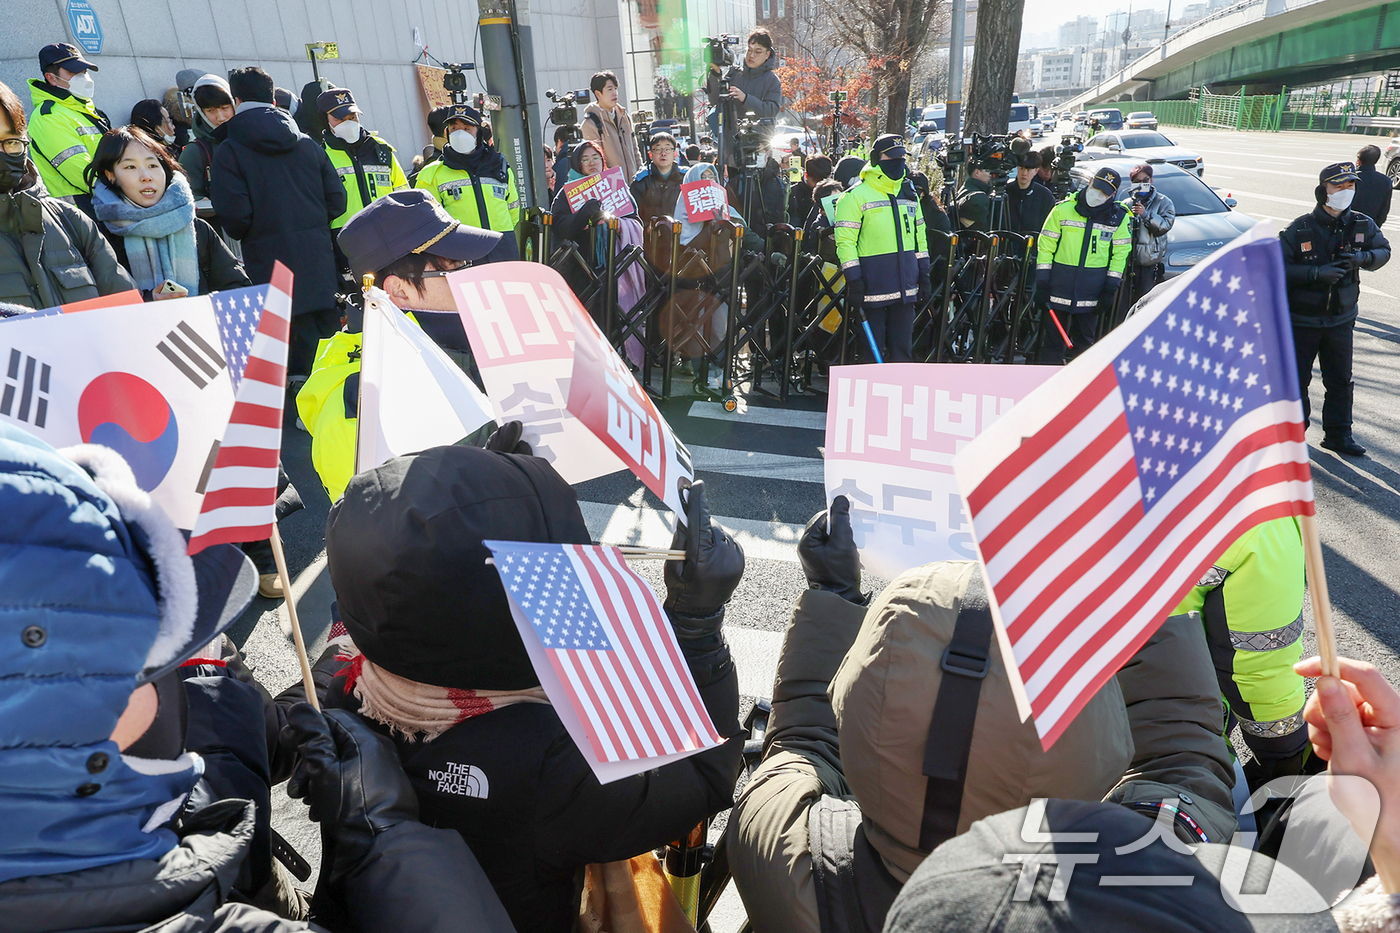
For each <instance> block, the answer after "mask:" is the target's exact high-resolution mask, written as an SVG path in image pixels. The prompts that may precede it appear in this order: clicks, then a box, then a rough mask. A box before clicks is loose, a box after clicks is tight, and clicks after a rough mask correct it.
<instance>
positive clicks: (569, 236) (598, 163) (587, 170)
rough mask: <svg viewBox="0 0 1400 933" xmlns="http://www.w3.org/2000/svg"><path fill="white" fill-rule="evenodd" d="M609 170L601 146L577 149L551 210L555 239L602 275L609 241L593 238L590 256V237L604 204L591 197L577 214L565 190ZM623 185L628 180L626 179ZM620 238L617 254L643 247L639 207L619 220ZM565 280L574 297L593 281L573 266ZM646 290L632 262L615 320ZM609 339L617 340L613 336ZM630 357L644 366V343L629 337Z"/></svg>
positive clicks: (590, 143) (587, 143) (620, 285)
mask: <svg viewBox="0 0 1400 933" xmlns="http://www.w3.org/2000/svg"><path fill="white" fill-rule="evenodd" d="M607 167H608V162H607V158H606V157H605V156H604V155H603V148H602V146H601V145H600V144H599V143H597V142H595V141H594V140H591V139H585V140H584V141H583V142H581V143H579V144H578V145H576V146H574V149H573V152H571V153H569V177H568V178H567V179H565V180H563V181H561V182H560V185H559V193H558V194H557V195H556V196H555V198H554V204H553V205H552V206H551V207H550V213H551V214H552V215H553V219H554V224H553V226H554V238H555V239H556V240H570V241H572V242H573V243H575V244H577V245H578V247H579V252H580V255H582V256H583V257H584V260H585V261H591V263H592V266H593V272H594V274H595V275H596V274H600V273H601V272H602V270H603V269H604V268H605V267H606V266H607V248H608V239H607V236H606V235H605V234H603V233H602V232H601V231H600V232H599V234H598V236H597V237H595V238H594V239H593V243H592V247H591V253H590V246H589V238H588V235H587V233H588V228H589V227H591V226H593V225H594V224H595V223H597V222H598V220H599V219H600V218H602V217H603V204H602V202H601V201H599V200H598V199H597V198H589V199H588V200H587V201H585V202H583V204H581V205H580V206H579V209H578V210H577V211H575V210H574V209H573V207H572V206H571V205H570V203H569V196H568V194H567V193H566V189H567V188H568V187H569V186H570V185H571V184H572V183H573V182H576V181H580V180H582V179H584V178H589V177H592V176H594V175H600V174H602V173H603V171H604V170H605V169H606V168H607ZM623 183H624V186H625V184H626V180H625V179H624V182H623ZM618 220H619V224H618V230H617V239H616V241H615V246H614V252H616V253H617V254H618V255H622V254H623V253H624V252H626V251H627V250H628V249H630V248H631V247H634V246H635V247H637V248H638V249H640V248H641V246H642V222H641V221H640V220H638V219H637V210H636V205H635V204H633V206H632V210H631V211H630V212H629V213H628V214H627V215H626V216H623V217H620V218H618ZM563 276H564V280H565V281H566V282H568V283H569V287H570V288H572V289H573V290H574V294H582V293H583V290H584V289H585V288H586V287H587V286H588V284H589V282H590V281H591V279H590V278H589V277H588V276H587V275H585V274H584V273H583V272H582V270H580V269H577V268H576V267H575V266H574V265H573V264H570V265H569V266H568V267H566V268H565V270H564V271H563ZM644 291H646V278H645V276H644V275H643V274H642V269H641V266H640V265H639V264H638V263H633V264H631V265H630V266H628V267H627V269H626V270H625V271H624V272H623V273H622V274H621V275H620V276H619V277H618V280H617V310H618V312H619V313H618V314H617V315H615V316H614V318H613V320H614V321H615V322H616V321H622V320H625V319H626V318H627V316H628V315H630V314H631V311H632V308H633V307H634V306H635V305H636V304H637V301H638V300H639V299H641V297H642V293H643V292H644ZM597 323H598V326H599V327H602V326H603V322H602V321H598V322H597ZM608 336H609V338H613V337H615V335H613V334H609V335H608ZM625 345H626V348H627V357H628V359H630V360H631V361H632V363H633V364H634V365H637V366H640V365H641V364H642V355H643V350H642V342H641V341H640V340H638V339H637V338H636V337H634V336H629V337H628V338H627V340H626V342H625Z"/></svg>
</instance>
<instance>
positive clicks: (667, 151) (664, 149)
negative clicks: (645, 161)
mask: <svg viewBox="0 0 1400 933" xmlns="http://www.w3.org/2000/svg"><path fill="white" fill-rule="evenodd" d="M651 151H652V152H654V153H656V154H657V155H671V154H672V153H674V152H675V151H676V150H675V149H674V148H672V147H671V146H660V147H656V146H653V147H652V150H651Z"/></svg>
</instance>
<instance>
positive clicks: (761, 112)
mask: <svg viewBox="0 0 1400 933" xmlns="http://www.w3.org/2000/svg"><path fill="white" fill-rule="evenodd" d="M735 38H737V37H735V36H720V37H718V38H716V39H709V40H706V41H707V42H708V43H709V53H710V73H709V75H708V76H707V78H706V81H705V93H706V94H708V95H709V98H710V102H711V103H712V104H714V105H715V107H716V108H717V109H718V111H719V113H720V122H721V126H720V132H721V134H722V135H721V137H720V148H721V157H722V158H723V160H724V164H725V165H727V166H734V167H738V166H741V165H743V163H742V162H741V161H740V155H739V147H738V145H737V144H736V142H735V131H736V130H737V128H738V123H739V118H740V117H741V116H743V115H744V114H746V113H752V114H753V115H754V116H755V117H757V118H758V119H760V120H771V119H773V118H774V117H776V116H777V115H778V111H780V110H782V109H783V86H782V83H781V82H779V81H778V76H777V75H776V74H774V73H773V66H774V65H776V64H777V60H776V59H775V58H774V57H773V39H772V37H771V36H769V35H768V30H766V29H764V28H763V27H761V26H760V27H759V28H757V29H755V30H754V31H753V32H751V33H749V39H748V51H747V52H746V53H745V54H744V64H743V66H742V67H740V66H739V65H738V64H737V63H735V61H734V52H733V51H732V50H731V49H730V48H729V45H730V44H731V41H732V40H733V39H735Z"/></svg>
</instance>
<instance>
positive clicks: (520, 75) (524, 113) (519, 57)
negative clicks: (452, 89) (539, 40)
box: [478, 0, 549, 207]
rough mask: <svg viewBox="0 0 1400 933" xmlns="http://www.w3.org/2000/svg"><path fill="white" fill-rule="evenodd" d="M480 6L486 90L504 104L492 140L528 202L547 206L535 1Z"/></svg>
mask: <svg viewBox="0 0 1400 933" xmlns="http://www.w3.org/2000/svg"><path fill="white" fill-rule="evenodd" d="M478 8H479V11H480V14H481V19H480V26H481V64H482V70H483V71H485V72H486V89H487V92H488V93H489V94H490V95H491V96H492V97H494V98H497V99H498V100H499V102H500V108H501V109H500V110H498V111H496V113H495V115H494V116H493V118H492V120H491V125H492V141H493V142H495V144H496V148H497V149H499V150H500V151H501V154H502V155H504V156H505V157H506V161H507V162H508V163H510V166H511V168H512V169H514V171H515V179H516V185H517V186H519V189H520V194H521V196H522V197H523V198H524V199H525V206H526V207H535V206H539V205H543V206H545V207H548V205H549V201H548V198H547V195H546V194H545V191H544V150H543V149H542V148H541V144H542V142H543V140H544V136H543V129H542V126H541V123H540V108H539V104H538V103H536V102H537V101H538V100H539V99H540V97H539V93H538V91H536V89H535V51H534V44H533V42H532V41H531V38H530V0H478Z"/></svg>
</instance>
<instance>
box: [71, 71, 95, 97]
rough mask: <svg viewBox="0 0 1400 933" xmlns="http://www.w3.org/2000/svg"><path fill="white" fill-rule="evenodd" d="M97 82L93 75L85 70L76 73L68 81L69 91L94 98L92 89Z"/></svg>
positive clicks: (79, 95)
mask: <svg viewBox="0 0 1400 933" xmlns="http://www.w3.org/2000/svg"><path fill="white" fill-rule="evenodd" d="M95 85H96V82H95V81H93V80H92V75H90V74H88V73H87V72H86V71H84V72H83V73H82V74H79V75H74V76H73V77H72V78H71V79H70V80H69V81H68V92H69V93H70V94H74V95H76V96H78V97H86V98H88V99H91V98H92V91H93V88H94V87H95Z"/></svg>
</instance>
